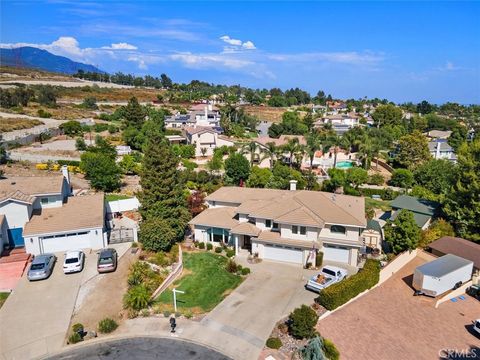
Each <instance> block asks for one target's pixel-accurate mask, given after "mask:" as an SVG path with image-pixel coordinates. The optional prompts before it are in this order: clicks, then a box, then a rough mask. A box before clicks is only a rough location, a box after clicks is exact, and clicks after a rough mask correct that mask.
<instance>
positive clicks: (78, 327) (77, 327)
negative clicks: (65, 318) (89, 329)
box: [72, 323, 84, 333]
mask: <svg viewBox="0 0 480 360" xmlns="http://www.w3.org/2000/svg"><path fill="white" fill-rule="evenodd" d="M83 329H84V326H83V324H80V323H76V324H73V325H72V331H73V332H75V333H76V332H79V331H80V330H82V331H83Z"/></svg>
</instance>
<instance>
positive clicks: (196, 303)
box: [158, 252, 242, 313]
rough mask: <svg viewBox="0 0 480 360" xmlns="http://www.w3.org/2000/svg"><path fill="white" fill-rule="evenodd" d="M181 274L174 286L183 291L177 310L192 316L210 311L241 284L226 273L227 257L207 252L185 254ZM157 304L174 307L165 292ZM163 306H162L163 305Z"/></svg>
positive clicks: (233, 275) (171, 298)
mask: <svg viewBox="0 0 480 360" xmlns="http://www.w3.org/2000/svg"><path fill="white" fill-rule="evenodd" d="M183 262H184V270H183V273H184V275H183V276H182V277H181V278H180V279H179V280H177V281H175V282H174V284H173V287H175V288H176V289H178V290H181V291H185V294H177V307H178V308H179V309H183V310H189V311H191V312H192V313H202V312H207V311H210V310H212V309H213V308H214V307H215V306H216V305H217V304H218V303H219V302H221V301H222V300H223V298H224V297H225V296H226V295H228V293H229V292H230V291H231V290H233V289H234V288H236V287H237V286H238V285H240V283H241V282H242V277H241V276H239V275H235V274H231V273H229V272H228V271H227V270H225V264H226V263H227V258H226V257H224V256H220V255H216V254H213V253H208V252H198V253H188V252H186V253H184V255H183ZM158 302H160V303H162V304H166V305H169V306H171V307H173V293H172V290H171V289H167V290H166V291H165V292H163V293H162V294H161V295H160V297H159V298H158ZM162 307H163V306H162Z"/></svg>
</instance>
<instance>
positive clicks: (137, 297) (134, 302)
mask: <svg viewBox="0 0 480 360" xmlns="http://www.w3.org/2000/svg"><path fill="white" fill-rule="evenodd" d="M149 303H150V294H149V291H148V289H147V287H146V286H145V285H143V284H141V285H136V286H134V287H132V288H131V289H129V290H128V291H127V293H126V294H125V296H124V297H123V304H124V306H125V307H126V308H127V309H133V310H141V309H144V308H146V307H147V306H148V304H149Z"/></svg>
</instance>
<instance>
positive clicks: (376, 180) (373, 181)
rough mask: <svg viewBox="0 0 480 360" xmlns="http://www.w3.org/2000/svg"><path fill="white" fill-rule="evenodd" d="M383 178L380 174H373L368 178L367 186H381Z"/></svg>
mask: <svg viewBox="0 0 480 360" xmlns="http://www.w3.org/2000/svg"><path fill="white" fill-rule="evenodd" d="M384 182H385V178H384V177H383V175H382V174H378V173H375V174H373V175H371V176H369V178H368V182H367V184H369V185H383V183H384Z"/></svg>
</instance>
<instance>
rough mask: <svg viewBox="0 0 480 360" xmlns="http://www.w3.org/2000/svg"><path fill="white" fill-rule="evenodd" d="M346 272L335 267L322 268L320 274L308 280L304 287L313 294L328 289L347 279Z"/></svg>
mask: <svg viewBox="0 0 480 360" xmlns="http://www.w3.org/2000/svg"><path fill="white" fill-rule="evenodd" d="M347 274H348V272H347V270H345V269H342V268H339V267H336V266H324V267H323V268H322V270H321V271H320V273H318V274H317V275H314V276H312V277H311V278H310V280H308V282H307V285H305V287H306V288H307V289H310V290H312V291H315V292H320V291H321V290H322V289H325V288H326V287H329V286H330V285H332V284H335V283H337V282H339V281H342V280H343V279H345V278H346V277H347Z"/></svg>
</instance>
